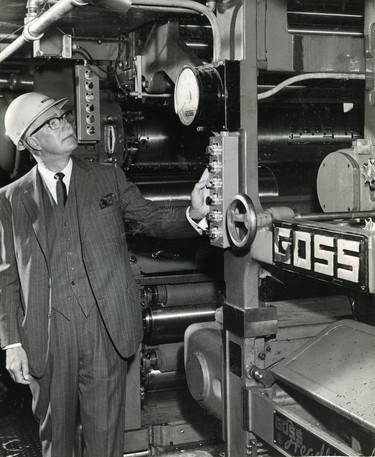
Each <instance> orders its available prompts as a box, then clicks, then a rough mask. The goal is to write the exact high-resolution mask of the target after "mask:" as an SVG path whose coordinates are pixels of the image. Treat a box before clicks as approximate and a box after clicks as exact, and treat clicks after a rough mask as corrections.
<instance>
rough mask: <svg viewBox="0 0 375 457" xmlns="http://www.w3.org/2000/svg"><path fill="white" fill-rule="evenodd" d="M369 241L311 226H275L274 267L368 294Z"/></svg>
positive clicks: (292, 223)
mask: <svg viewBox="0 0 375 457" xmlns="http://www.w3.org/2000/svg"><path fill="white" fill-rule="evenodd" d="M367 253H368V238H367V237H366V236H365V235H361V234H357V233H348V232H341V231H336V230H335V229H330V228H324V227H319V226H314V225H308V224H298V223H294V222H281V221H280V222H278V221H276V222H274V224H273V263H274V264H275V265H276V266H278V267H281V268H283V269H285V270H289V271H292V272H296V273H301V274H304V275H307V276H310V277H314V278H316V279H321V280H323V281H326V282H332V283H336V284H339V285H344V286H347V287H351V288H354V289H359V290H361V291H368V265H367V263H368V261H367Z"/></svg>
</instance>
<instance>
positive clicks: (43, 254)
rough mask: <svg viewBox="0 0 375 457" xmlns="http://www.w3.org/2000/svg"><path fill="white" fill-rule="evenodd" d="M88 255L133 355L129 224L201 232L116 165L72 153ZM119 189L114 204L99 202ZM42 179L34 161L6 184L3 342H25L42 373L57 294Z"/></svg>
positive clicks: (100, 297) (1, 247) (136, 332)
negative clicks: (52, 284)
mask: <svg viewBox="0 0 375 457" xmlns="http://www.w3.org/2000/svg"><path fill="white" fill-rule="evenodd" d="M73 161H74V164H73V176H74V179H75V182H76V194H77V207H78V219H79V225H80V236H81V244H82V255H83V260H84V264H85V267H86V271H87V275H88V278H89V281H90V284H91V287H92V289H93V293H94V296H95V298H96V301H97V303H98V306H99V308H100V312H101V315H102V317H103V319H104V322H105V325H106V328H107V330H108V332H109V334H110V336H111V339H112V341H113V343H114V345H115V346H116V348H117V350H118V352H119V353H120V354H121V355H122V356H123V357H129V356H131V355H132V354H133V353H134V352H135V351H136V349H137V347H138V346H139V343H140V342H141V339H142V319H141V309H140V304H139V293H138V291H137V287H136V283H135V280H134V278H133V275H132V271H131V267H130V262H129V254H128V249H127V243H126V238H125V225H127V227H128V228H130V229H131V231H132V232H133V233H134V232H138V231H139V232H142V233H144V234H146V235H151V236H158V237H162V238H172V237H173V238H176V237H180V238H184V237H192V236H195V235H196V233H195V231H194V230H193V228H192V227H191V226H190V224H189V223H188V222H187V220H186V216H185V209H184V208H170V207H169V208H165V209H160V208H159V207H157V206H156V205H154V204H153V203H152V202H150V201H147V200H145V199H144V198H143V197H142V195H141V194H140V192H139V190H138V188H137V187H136V186H135V185H133V184H131V183H129V182H127V180H126V178H125V175H124V173H123V172H122V170H120V169H118V168H114V167H112V166H106V165H101V164H96V163H90V162H89V163H87V162H83V161H81V160H79V159H73ZM111 193H113V194H115V196H116V199H115V201H114V203H113V204H112V205H111V206H108V207H106V208H104V209H101V208H100V205H99V204H100V200H101V199H102V198H103V197H104V196H106V195H108V194H111ZM47 231H48V227H46V224H45V218H44V214H43V202H42V184H41V179H40V178H39V176H38V173H37V168H36V167H34V168H33V169H32V170H31V171H30V172H29V173H28V174H26V175H25V176H23V177H22V178H20V179H19V180H17V181H16V182H14V183H12V184H10V185H8V186H6V187H4V188H3V189H1V190H0V341H1V346H2V347H4V346H7V345H9V344H12V343H16V342H21V343H22V345H23V346H24V348H25V350H26V353H27V355H28V359H29V365H30V371H31V374H33V375H34V376H41V375H42V374H43V370H44V367H45V363H46V360H47V356H48V345H49V332H50V317H51V299H50V293H51V288H50V280H49V277H50V274H49V259H48V247H47Z"/></svg>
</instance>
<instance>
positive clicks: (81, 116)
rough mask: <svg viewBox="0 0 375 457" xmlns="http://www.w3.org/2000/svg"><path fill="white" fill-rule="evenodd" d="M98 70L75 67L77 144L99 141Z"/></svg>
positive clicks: (87, 66) (93, 67) (89, 67)
mask: <svg viewBox="0 0 375 457" xmlns="http://www.w3.org/2000/svg"><path fill="white" fill-rule="evenodd" d="M98 74H99V70H98V68H97V67H95V66H94V65H76V67H75V84H76V103H77V107H76V110H77V139H78V142H79V143H92V142H95V141H99V140H100V110H99V107H100V98H99V76H98Z"/></svg>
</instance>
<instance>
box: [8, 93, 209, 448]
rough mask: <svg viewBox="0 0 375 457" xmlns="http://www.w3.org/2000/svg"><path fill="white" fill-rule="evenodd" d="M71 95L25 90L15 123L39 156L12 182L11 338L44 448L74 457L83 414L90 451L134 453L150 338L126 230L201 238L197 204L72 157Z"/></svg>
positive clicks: (13, 109)
mask: <svg viewBox="0 0 375 457" xmlns="http://www.w3.org/2000/svg"><path fill="white" fill-rule="evenodd" d="M66 100H67V99H62V100H58V101H55V100H53V99H51V98H50V97H48V96H45V95H43V94H38V93H28V94H24V95H21V96H20V97H17V98H16V99H15V100H14V101H13V102H12V103H11V104H10V106H9V108H8V110H7V113H6V116H5V128H6V131H7V133H8V135H9V136H10V138H11V139H12V140H13V142H14V143H15V144H16V145H17V147H18V148H19V149H25V148H27V149H28V150H29V151H30V152H31V153H32V155H33V156H34V158H35V160H36V162H37V165H36V167H34V168H33V169H32V170H31V171H30V172H29V173H28V174H26V175H25V176H23V177H22V178H20V179H19V180H17V181H16V182H14V183H12V184H10V185H8V186H6V187H5V188H3V189H1V191H0V247H1V249H0V341H1V347H2V348H3V349H4V350H6V365H7V369H8V371H9V373H10V375H11V376H12V378H13V379H14V380H15V381H16V382H18V383H21V384H29V385H30V388H31V391H32V395H33V411H34V414H35V416H36V417H37V419H38V420H39V424H40V438H41V442H42V449H43V456H44V457H47V456H48V457H71V456H72V452H73V447H74V437H75V427H76V424H75V418H76V413H77V410H79V412H80V417H81V422H82V425H83V438H84V448H85V455H86V456H89V457H120V456H122V454H123V449H124V448H123V431H124V400H125V398H124V397H125V380H126V369H127V358H129V357H130V356H132V355H133V354H134V353H135V351H136V350H137V348H138V346H139V344H140V342H141V339H142V319H141V308H140V304H139V294H138V291H137V287H136V283H135V280H134V278H133V275H132V272H131V268H130V263H129V254H128V248H127V243H126V237H125V226H126V227H127V229H129V230H131V231H132V232H142V233H144V234H146V235H151V236H158V237H162V238H168V237H181V238H183V237H191V236H193V235H194V234H195V233H196V232H195V231H194V228H193V227H192V224H190V223H189V222H188V219H190V218H191V219H194V220H197V219H201V218H203V217H204V216H205V215H206V213H207V206H206V204H205V193H206V189H205V187H206V179H207V174H206V173H204V175H202V178H201V180H200V181H199V182H198V183H197V184H196V185H195V187H194V190H193V192H192V203H191V207H189V208H188V209H186V208H168V209H161V208H159V207H155V205H154V204H153V203H152V202H150V201H147V200H145V199H144V198H143V197H142V195H141V194H140V192H139V190H138V188H137V187H136V186H135V185H133V184H131V183H129V182H128V181H127V180H126V178H125V175H124V174H123V172H122V170H121V169H119V168H118V167H114V166H108V165H107V166H105V165H102V164H98V163H91V162H84V161H81V160H78V159H76V158H74V157H71V154H72V153H73V151H74V150H75V149H76V147H77V140H76V137H75V134H74V130H73V128H72V126H71V124H70V123H69V121H68V117H67V114H66V113H64V112H63V111H62V108H63V105H64V104H65V103H66Z"/></svg>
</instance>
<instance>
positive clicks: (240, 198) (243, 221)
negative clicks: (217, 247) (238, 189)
mask: <svg viewBox="0 0 375 457" xmlns="http://www.w3.org/2000/svg"><path fill="white" fill-rule="evenodd" d="M227 227H228V233H229V238H230V240H231V242H232V243H233V244H234V246H236V247H237V248H238V249H249V248H250V246H251V245H252V243H253V241H254V238H255V235H256V233H257V215H256V212H255V207H254V204H253V202H252V200H251V198H250V197H249V196H248V195H246V194H237V195H235V196H234V197H233V200H232V202H231V204H230V205H229V207H228V210H227Z"/></svg>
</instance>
